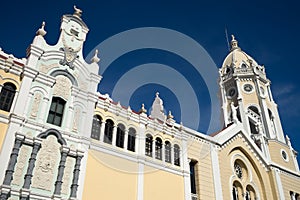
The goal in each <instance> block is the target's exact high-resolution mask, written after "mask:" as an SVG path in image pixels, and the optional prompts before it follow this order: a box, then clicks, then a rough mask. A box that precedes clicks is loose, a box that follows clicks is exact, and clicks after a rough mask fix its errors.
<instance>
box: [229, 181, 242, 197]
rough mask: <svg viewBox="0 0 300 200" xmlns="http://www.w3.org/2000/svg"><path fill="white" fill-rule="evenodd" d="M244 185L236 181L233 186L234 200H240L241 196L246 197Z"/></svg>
mask: <svg viewBox="0 0 300 200" xmlns="http://www.w3.org/2000/svg"><path fill="white" fill-rule="evenodd" d="M242 188H243V187H242V185H241V183H240V182H238V181H234V183H233V185H232V199H233V200H239V196H242V197H243V196H244V195H243V189H242Z"/></svg>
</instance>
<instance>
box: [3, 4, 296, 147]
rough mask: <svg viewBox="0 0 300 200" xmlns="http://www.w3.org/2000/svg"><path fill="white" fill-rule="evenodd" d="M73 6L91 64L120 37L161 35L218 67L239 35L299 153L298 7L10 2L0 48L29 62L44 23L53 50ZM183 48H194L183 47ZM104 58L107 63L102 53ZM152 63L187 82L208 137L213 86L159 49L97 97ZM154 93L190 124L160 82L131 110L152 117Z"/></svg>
mask: <svg viewBox="0 0 300 200" xmlns="http://www.w3.org/2000/svg"><path fill="white" fill-rule="evenodd" d="M74 4H75V5H77V6H78V7H79V8H81V9H82V10H83V16H82V18H83V20H84V21H85V22H86V24H87V25H88V26H89V28H90V32H89V34H88V36H87V40H86V42H85V46H84V55H85V56H86V55H88V54H89V53H90V52H91V51H92V50H93V49H94V48H95V47H96V46H97V45H98V44H100V43H101V42H103V41H105V40H106V39H108V38H110V37H111V36H113V35H115V34H118V33H121V32H123V31H126V30H131V29H135V28H141V27H161V28H166V29H171V30H174V31H177V32H179V33H182V34H184V35H186V36H188V37H190V38H191V39H193V40H194V41H196V42H197V43H198V44H200V45H201V46H202V47H203V48H204V49H205V50H206V51H207V53H208V54H209V56H210V57H211V58H212V59H213V61H214V63H215V64H216V66H218V67H220V66H221V65H222V62H223V59H224V58H225V56H226V55H227V53H228V47H227V42H226V37H225V31H224V30H225V27H226V28H227V31H228V34H229V35H230V34H235V36H236V38H237V40H238V41H239V46H240V47H241V48H242V49H243V50H244V51H245V52H247V53H248V54H249V55H251V56H252V57H253V58H254V59H255V60H256V61H257V62H258V63H259V64H264V65H265V67H266V71H267V76H268V78H269V79H270V80H271V81H272V91H273V96H274V99H275V101H276V102H277V104H278V108H279V112H280V115H281V119H282V124H283V128H284V132H285V133H286V134H288V135H289V136H290V138H291V139H292V144H293V146H294V148H295V149H296V150H298V151H300V142H299V141H300V134H299V133H298V132H299V131H300V123H299V119H300V105H299V103H298V101H299V99H300V89H299V85H300V82H299V78H298V76H299V75H298V74H300V66H299V59H298V56H299V53H300V51H299V46H300V39H299V31H300V26H299V17H300V16H299V11H298V8H299V3H297V2H296V1H284V2H283V1H264V2H261V1H231V0H229V1H219V2H218V1H203V2H202V1H178V0H172V1H171V0H167V1H156V0H153V1H142V0H140V1H105V2H95V1H88V0H86V1H71V0H69V1H58V0H53V1H31V0H28V1H16V0H11V1H5V2H2V3H1V8H2V9H1V12H0V17H1V19H2V20H1V31H0V38H1V39H0V47H1V48H2V49H3V50H4V51H5V52H7V53H11V54H14V55H15V56H16V57H20V58H21V57H24V56H25V52H26V48H27V47H28V45H29V44H30V43H31V42H32V39H33V37H34V35H35V32H36V30H37V29H38V28H39V27H40V25H41V22H42V21H45V22H46V28H45V29H46V30H47V32H48V33H47V35H46V36H45V38H46V40H47V42H48V43H49V44H55V43H56V41H57V39H58V35H59V26H60V18H61V16H62V15H63V14H68V13H70V14H72V13H73V5H74ZM182 47H183V48H188V47H185V46H184V44H183V46H182ZM99 51H100V57H101V49H100V50H99ZM101 59H102V60H103V59H104V60H105V58H102V57H101ZM146 63H160V64H163V65H166V66H170V67H171V68H173V69H175V70H176V71H177V72H179V73H180V74H181V75H183V76H184V77H185V78H186V79H187V80H188V81H189V83H190V85H191V86H192V88H193V89H194V90H195V92H196V96H197V101H198V102H199V110H200V111H201V120H200V122H199V130H200V131H203V132H206V130H208V124H209V121H210V116H211V115H212V113H211V109H210V106H211V102H212V100H211V97H210V96H209V91H208V89H207V85H206V84H205V81H204V79H203V77H201V75H199V74H197V73H195V70H194V69H193V67H192V66H191V65H190V63H188V62H186V60H184V59H182V58H180V57H179V56H178V55H176V54H174V53H171V52H168V51H164V50H161V49H139V50H135V51H132V52H128V53H126V54H125V55H122V56H120V57H119V58H118V59H116V60H115V61H114V62H113V63H112V64H111V66H109V68H108V69H107V70H106V71H105V73H104V74H103V77H104V78H103V80H102V82H101V84H100V85H99V90H100V91H101V92H102V93H109V94H111V93H112V90H113V89H114V86H115V85H114V84H116V83H117V81H118V80H119V79H120V78H121V77H122V75H123V74H125V73H127V72H129V71H130V70H131V69H133V68H134V67H136V66H140V65H143V64H146ZM149 76H151V75H149ZM154 76H155V75H154ZM174 81H175V82H176V80H174ZM183 90H184V88H183ZM156 91H159V92H160V96H161V97H162V98H163V100H164V105H165V108H166V111H167V110H172V112H173V114H174V116H175V119H176V120H177V121H181V120H182V121H184V120H183V119H180V117H181V115H182V112H183V111H182V110H180V106H179V105H180V101H179V100H178V99H177V96H176V93H174V91H172V90H171V89H170V88H169V87H168V86H166V85H162V84H159V83H158V82H153V83H149V84H145V85H141V86H140V87H138V88H137V90H135V91H134V93H132V95H131V97H130V102H129V103H130V105H131V107H132V109H135V110H137V109H139V106H140V104H141V103H145V104H146V108H147V109H149V107H150V106H151V103H152V101H153V99H154V97H155V92H156ZM214 98H217V95H216V96H215V97H214ZM121 103H122V102H121ZM178 119H179V120H178Z"/></svg>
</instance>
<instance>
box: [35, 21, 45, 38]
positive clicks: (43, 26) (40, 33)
mask: <svg viewBox="0 0 300 200" xmlns="http://www.w3.org/2000/svg"><path fill="white" fill-rule="evenodd" d="M45 25H46V23H45V22H44V21H43V23H42V27H41V28H39V30H37V32H36V35H37V36H39V35H40V36H42V37H44V36H45V35H46V34H47V31H45V29H44V28H45Z"/></svg>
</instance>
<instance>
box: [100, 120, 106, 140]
mask: <svg viewBox="0 0 300 200" xmlns="http://www.w3.org/2000/svg"><path fill="white" fill-rule="evenodd" d="M105 123H106V122H101V128H100V141H101V142H103V141H104V130H105Z"/></svg>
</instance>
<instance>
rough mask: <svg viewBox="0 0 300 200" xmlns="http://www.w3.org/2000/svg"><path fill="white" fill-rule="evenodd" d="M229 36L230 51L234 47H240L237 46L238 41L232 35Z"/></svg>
mask: <svg viewBox="0 0 300 200" xmlns="http://www.w3.org/2000/svg"><path fill="white" fill-rule="evenodd" d="M231 37H232V39H231V42H230V45H231V49H230V51H233V50H235V49H240V47H239V46H238V41H237V40H236V39H235V37H234V35H231Z"/></svg>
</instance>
